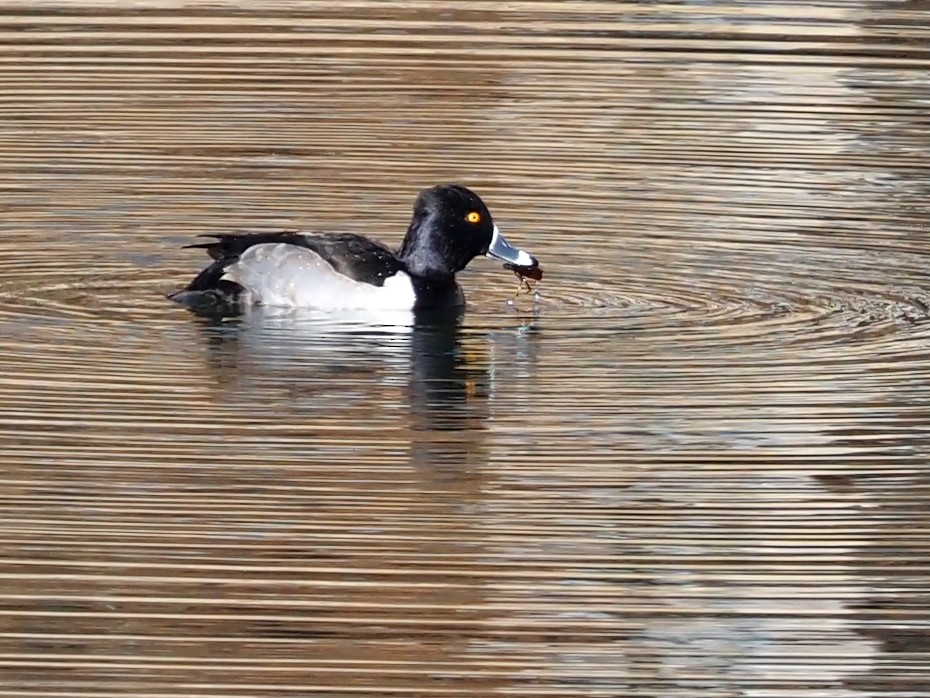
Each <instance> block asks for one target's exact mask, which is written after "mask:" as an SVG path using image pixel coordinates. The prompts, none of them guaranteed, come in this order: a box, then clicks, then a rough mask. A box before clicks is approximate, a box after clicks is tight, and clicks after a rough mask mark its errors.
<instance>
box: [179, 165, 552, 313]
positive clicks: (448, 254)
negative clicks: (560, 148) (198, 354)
mask: <svg viewBox="0 0 930 698" xmlns="http://www.w3.org/2000/svg"><path fill="white" fill-rule="evenodd" d="M204 237H210V238H213V241H212V242H208V243H202V244H194V245H187V246H185V247H186V248H200V249H204V250H206V252H207V254H208V255H209V256H210V257H211V258H212V259H213V262H212V263H211V264H210V265H209V266H207V267H206V268H204V269H203V271H201V272H200V273H199V274H198V275H197V276H196V277H195V278H194V279H193V280H192V281H191V282H190V283H189V284H187V286H186V287H184V288H183V289H181V290H180V291H177V292H175V293H172V294H170V295H169V296H168V297H169V298H170V299H172V300H174V301H176V302H178V303H180V304H182V305H184V306H187V307H188V308H189V309H191V310H193V311H195V312H199V313H206V314H224V315H225V314H229V315H235V314H241V313H242V312H244V311H245V310H246V309H248V308H250V307H252V306H275V307H287V308H314V309H318V310H349V309H364V310H389V311H395V310H406V311H419V310H430V311H437V310H438V311H442V310H447V309H460V308H461V307H462V306H464V304H465V294H464V293H463V291H462V289H461V287H460V286H459V284H458V282H457V281H456V277H455V275H456V273H458V272H460V271H462V270H463V269H464V268H465V267H466V266H467V265H468V264H469V262H471V261H472V260H473V259H474V258H475V257H479V256H482V255H485V256H487V257H489V258H491V259H496V260H498V261H501V262H503V263H504V267H505V268H507V269H511V270H513V271H514V272H515V273H518V274H520V275H522V276H531V277H532V278H536V279H538V278H541V276H542V270H541V268H540V265H539V261H538V260H537V259H536V258H535V257H533V256H532V255H530V254H529V253H528V252H525V251H524V250H521V249H519V248H517V247H514V246H513V245H511V244H510V243H509V242H508V241H507V240H506V238H504V236H503V235H502V234H501V232H500V230H499V229H498V227H497V224H496V223H495V222H494V219H493V217H492V216H491V212H490V211H489V210H488V207H487V206H486V205H485V203H484V201H482V199H481V197H479V196H478V195H477V194H476V193H475V192H473V191H471V190H470V189H468V188H467V187H464V186H461V185H458V184H440V185H437V186H434V187H431V188H429V189H425V190H423V191H421V192H420V193H419V195H418V196H417V197H416V200H415V201H414V204H413V216H412V218H411V220H410V225H409V226H408V228H407V233H406V235H405V236H404V239H403V241H402V242H401V245H400V247H399V248H398V249H397V250H396V251H395V250H392V249H391V248H390V247H388V246H387V245H384V244H382V243H381V242H378V241H376V240H373V239H371V238H368V237H365V236H362V235H357V234H354V233H301V232H296V231H277V232H263V233H226V234H219V235H207V236H204ZM522 276H521V278H522Z"/></svg>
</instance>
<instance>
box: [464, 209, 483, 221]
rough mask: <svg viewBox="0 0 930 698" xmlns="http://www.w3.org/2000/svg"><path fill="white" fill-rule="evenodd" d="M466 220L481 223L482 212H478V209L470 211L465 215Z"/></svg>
mask: <svg viewBox="0 0 930 698" xmlns="http://www.w3.org/2000/svg"><path fill="white" fill-rule="evenodd" d="M465 220H466V221H468V222H469V223H480V222H481V214H480V213H478V212H477V211H470V212H469V213H468V215H467V216H465Z"/></svg>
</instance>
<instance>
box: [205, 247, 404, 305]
mask: <svg viewBox="0 0 930 698" xmlns="http://www.w3.org/2000/svg"><path fill="white" fill-rule="evenodd" d="M223 278H224V279H229V280H230V281H235V282H236V283H237V284H239V285H240V286H242V287H243V288H244V289H246V292H245V297H244V298H243V301H245V302H246V303H257V304H261V305H268V306H281V307H290V308H322V309H328V308H332V309H341V308H369V309H379V310H409V309H410V308H412V307H413V304H414V302H415V301H416V294H415V293H414V292H413V284H412V283H411V281H410V277H409V276H408V275H407V274H405V273H404V272H398V273H397V274H395V275H393V276H390V277H388V278H387V279H385V281H384V285H383V286H373V285H371V284H366V283H360V282H358V281H353V280H352V279H350V278H349V277H347V276H343V275H342V274H340V273H338V272H337V271H336V270H335V269H333V267H332V265H330V263H329V262H327V261H326V260H324V259H323V258H322V257H320V255H318V254H317V253H316V252H313V251H312V250H308V249H306V248H305V247H298V246H296V245H288V244H285V243H266V244H264V245H253V246H252V247H250V248H248V249H247V250H246V251H245V252H243V253H242V254H241V255H240V256H239V259H238V261H237V262H236V263H235V264H231V265H230V266H228V267H227V268H226V273H225V274H224V275H223Z"/></svg>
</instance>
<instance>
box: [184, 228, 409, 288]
mask: <svg viewBox="0 0 930 698" xmlns="http://www.w3.org/2000/svg"><path fill="white" fill-rule="evenodd" d="M210 237H215V238H216V240H215V241H214V242H208V243H204V244H200V245H189V247H198V248H203V249H205V250H206V251H207V254H209V255H210V257H212V258H213V259H214V260H215V261H214V263H213V264H211V265H210V266H208V267H207V268H206V269H204V270H203V271H202V272H201V273H200V274H199V275H198V276H197V277H196V278H195V279H194V280H193V281H192V282H191V283H190V284H189V285H188V286H187V288H186V289H185V290H186V291H206V290H210V289H214V288H217V287H218V286H219V285H220V283H221V280H222V277H223V274H224V273H225V270H226V267H228V266H230V265H231V264H234V263H235V262H236V260H237V259H238V258H239V256H240V255H242V253H243V252H245V251H246V250H247V249H249V248H250V247H254V246H255V245H277V244H285V245H294V246H296V247H302V248H305V249H308V250H311V251H313V252H315V253H316V254H318V255H319V256H320V257H321V258H323V259H324V260H326V261H327V262H328V263H329V264H330V265H332V267H333V269H335V270H336V272H338V273H339V274H342V275H343V276H346V277H348V278H350V279H352V280H353V281H358V282H360V283H367V284H372V285H373V286H383V285H384V281H385V279H388V278H390V277H391V276H393V275H394V274H396V273H397V272H399V271H405V267H404V265H403V263H402V262H400V260H398V259H397V257H395V255H394V252H393V251H391V249H390V248H388V247H387V246H385V245H382V244H381V243H380V242H377V241H375V240H371V239H370V238H366V237H362V236H361V235H354V234H352V233H319V234H307V235H304V234H301V233H296V232H290V231H288V232H275V233H246V234H235V233H233V234H224V235H211V236H210Z"/></svg>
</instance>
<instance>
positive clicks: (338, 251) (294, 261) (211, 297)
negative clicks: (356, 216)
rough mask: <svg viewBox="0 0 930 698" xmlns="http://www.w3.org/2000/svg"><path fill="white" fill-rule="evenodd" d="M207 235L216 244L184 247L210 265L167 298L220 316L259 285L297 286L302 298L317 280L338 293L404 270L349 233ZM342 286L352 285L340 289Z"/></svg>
mask: <svg viewBox="0 0 930 698" xmlns="http://www.w3.org/2000/svg"><path fill="white" fill-rule="evenodd" d="M206 237H211V238H214V240H213V241H212V242H207V243H199V244H195V245H188V246H187V247H191V248H199V249H204V250H206V252H207V254H208V255H210V257H211V258H212V259H213V260H214V261H213V263H212V264H210V265H209V266H208V267H207V268H206V269H204V270H203V271H202V272H200V274H198V275H197V276H196V277H195V278H194V279H193V281H191V282H190V283H189V284H188V285H187V286H186V287H185V288H184V289H183V290H182V291H180V292H179V293H176V294H173V295H172V296H171V297H172V298H173V299H175V300H177V301H179V302H181V303H184V304H186V305H193V304H195V303H196V304H201V303H207V304H208V305H209V306H210V311H211V313H212V312H214V310H213V306H218V307H219V308H220V311H221V312H226V311H227V310H229V309H230V308H234V307H235V306H237V304H238V302H239V300H240V298H241V296H242V293H243V292H244V291H252V292H253V294H252V295H253V296H255V295H257V296H258V297H262V296H263V295H267V294H263V293H262V290H263V289H262V288H258V286H259V285H260V286H264V287H266V290H267V291H269V292H271V293H272V294H273V295H277V294H278V293H279V292H280V291H281V290H282V289H283V288H287V289H288V290H289V291H290V290H291V289H293V288H298V290H299V291H300V293H301V297H303V298H305V297H306V296H307V295H308V294H309V295H311V296H312V295H313V293H314V291H313V287H314V286H316V285H317V283H316V282H319V285H320V286H325V287H326V289H327V290H329V291H330V292H331V293H337V292H338V290H339V289H341V290H342V291H343V292H345V291H347V290H348V291H351V290H353V289H354V288H355V287H357V286H360V285H364V286H365V287H368V288H371V287H380V286H383V285H384V283H385V281H387V280H388V279H390V278H391V277H393V276H395V275H396V274H397V273H398V272H401V271H404V266H403V264H401V262H399V261H398V260H397V258H396V257H395V256H394V253H393V252H392V251H391V250H390V249H389V248H388V247H386V246H384V245H382V244H381V243H379V242H376V241H374V240H371V239H369V238H365V237H362V236H360V235H354V234H349V233H319V234H302V233H299V232H296V231H280V232H273V233H229V234H221V235H209V236H206ZM327 278H328V280H326V279H327ZM340 280H341V281H340ZM343 282H348V283H350V284H351V285H350V286H343ZM252 286H255V288H252ZM279 287H280V288H279ZM254 292H257V294H256V293H254ZM321 300H322V299H321Z"/></svg>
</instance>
